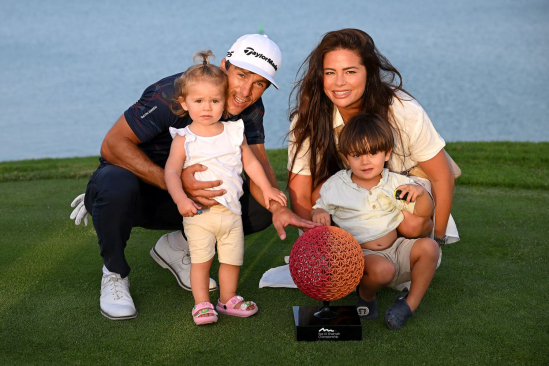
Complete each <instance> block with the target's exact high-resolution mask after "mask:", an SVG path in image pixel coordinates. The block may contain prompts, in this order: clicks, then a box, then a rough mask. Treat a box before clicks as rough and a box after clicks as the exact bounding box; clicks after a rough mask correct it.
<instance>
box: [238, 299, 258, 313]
mask: <svg viewBox="0 0 549 366" xmlns="http://www.w3.org/2000/svg"><path fill="white" fill-rule="evenodd" d="M252 305H254V306H257V305H255V302H253V301H244V302H243V303H242V304H241V305H240V310H244V311H247V310H248V308H249V307H250V306H252Z"/></svg>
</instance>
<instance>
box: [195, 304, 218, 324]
mask: <svg viewBox="0 0 549 366" xmlns="http://www.w3.org/2000/svg"><path fill="white" fill-rule="evenodd" d="M205 314H213V315H205ZM192 315H193V320H194V322H195V324H196V325H202V324H210V323H216V322H217V312H216V311H215V310H214V307H213V304H212V303H211V302H201V303H200V304H196V305H195V306H194V307H193V310H192Z"/></svg>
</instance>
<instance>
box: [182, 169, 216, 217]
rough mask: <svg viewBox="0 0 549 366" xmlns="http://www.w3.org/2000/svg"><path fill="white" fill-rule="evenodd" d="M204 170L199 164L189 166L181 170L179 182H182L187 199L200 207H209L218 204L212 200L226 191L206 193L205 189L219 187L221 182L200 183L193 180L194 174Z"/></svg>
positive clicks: (209, 191) (208, 191)
mask: <svg viewBox="0 0 549 366" xmlns="http://www.w3.org/2000/svg"><path fill="white" fill-rule="evenodd" d="M206 169H208V168H207V167H205V166H204V165H201V164H195V165H191V166H189V167H187V168H185V169H183V172H182V173H181V181H182V182H183V190H184V191H185V194H186V195H187V197H189V198H190V199H192V200H193V201H194V202H196V203H198V204H199V205H200V206H203V207H210V206H214V205H217V204H218V202H217V201H216V200H214V199H212V198H213V197H217V196H222V195H224V194H225V193H226V191H225V190H224V189H217V190H213V191H212V190H207V191H206V188H214V187H218V186H220V185H221V184H222V183H223V181H221V180H214V181H208V182H202V181H199V180H196V179H195V177H194V173H196V172H203V171H205V170H206Z"/></svg>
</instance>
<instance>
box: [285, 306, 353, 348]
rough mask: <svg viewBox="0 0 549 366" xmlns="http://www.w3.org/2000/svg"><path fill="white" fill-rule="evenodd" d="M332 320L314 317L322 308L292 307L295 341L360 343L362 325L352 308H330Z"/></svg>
mask: <svg viewBox="0 0 549 366" xmlns="http://www.w3.org/2000/svg"><path fill="white" fill-rule="evenodd" d="M330 309H331V310H332V311H333V312H334V313H336V314H337V317H336V318H333V319H321V318H319V317H318V316H315V313H318V312H319V311H320V310H322V306H294V307H293V310H294V320H295V338H296V340H297V341H307V342H313V341H361V340H362V324H360V317H359V316H358V313H357V311H356V307H354V306H330Z"/></svg>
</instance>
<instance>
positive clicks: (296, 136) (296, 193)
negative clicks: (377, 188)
mask: <svg viewBox="0 0 549 366" xmlns="http://www.w3.org/2000/svg"><path fill="white" fill-rule="evenodd" d="M301 70H303V71H302V74H301V77H300V79H299V80H298V82H297V83H296V86H295V87H294V89H293V91H292V94H293V93H295V99H296V105H295V107H294V108H293V109H292V111H291V114H290V118H291V119H292V125H291V127H290V133H289V137H290V141H289V148H288V170H289V189H290V200H291V203H292V209H293V210H294V212H295V213H297V214H298V215H299V216H301V217H302V218H304V219H310V215H311V211H312V206H313V205H314V203H315V202H316V199H317V198H318V191H319V190H320V187H321V185H322V183H323V182H324V181H325V180H326V179H327V178H329V177H330V176H331V175H333V174H335V173H336V172H337V171H338V170H341V169H344V168H345V164H344V160H343V159H342V157H341V156H340V154H339V153H338V150H337V140H338V134H339V131H340V130H341V128H342V127H343V126H344V124H345V122H346V121H348V120H349V119H351V118H352V117H353V116H355V115H356V114H358V113H360V112H368V113H376V114H378V115H381V116H383V117H384V118H385V119H386V120H387V121H389V122H390V124H391V128H392V129H393V132H394V135H395V150H394V151H393V154H392V157H391V160H390V161H389V168H390V170H391V171H394V172H399V173H403V174H406V172H407V171H409V170H410V169H411V168H413V167H415V166H419V167H420V168H421V169H422V170H423V171H424V172H425V174H426V176H427V178H428V180H422V179H421V178H419V179H417V178H415V177H413V178H414V179H415V180H417V181H420V182H421V183H420V184H422V185H424V186H425V187H426V188H427V189H428V190H429V191H431V193H432V195H433V197H434V199H435V203H436V220H435V222H434V223H433V220H432V219H431V218H421V217H418V216H414V215H412V214H410V213H408V212H405V213H404V214H405V219H404V221H403V222H402V223H401V224H400V226H399V227H398V231H399V233H400V234H401V235H402V236H406V237H409V238H415V237H422V236H427V235H429V234H430V233H431V232H432V230H433V227H434V235H435V240H436V241H437V242H438V243H439V244H440V245H442V244H446V243H449V242H455V241H457V240H459V237H458V235H457V230H455V224H454V222H453V220H452V219H451V216H450V209H451V207H452V195H453V190H454V174H453V171H452V168H451V166H450V163H449V161H448V159H447V157H446V153H445V151H444V145H445V142H444V140H443V139H442V138H441V137H440V136H439V135H438V133H437V132H436V130H435V129H434V127H433V125H432V123H431V121H430V120H429V117H428V116H427V114H426V113H425V111H424V110H423V108H422V107H421V105H420V104H419V103H418V102H417V101H416V100H415V99H414V98H413V97H412V96H411V95H410V94H408V93H407V92H406V91H405V90H404V89H403V88H402V78H401V75H400V73H399V72H398V71H397V70H396V69H395V68H394V67H393V66H392V65H391V63H390V62H389V61H388V60H387V59H386V58H385V57H384V56H383V55H382V54H381V53H380V52H379V51H378V50H377V48H376V47H375V45H374V41H373V40H372V38H371V37H370V36H369V35H368V34H366V33H365V32H363V31H361V30H358V29H342V30H339V31H333V32H329V33H327V34H325V35H324V37H323V38H322V41H321V42H320V43H319V44H318V46H317V47H316V48H315V49H314V50H313V51H312V52H311V54H310V55H309V56H308V57H307V58H306V59H305V61H304V62H303V64H302V65H301V68H300V71H301ZM431 188H432V189H431ZM449 220H450V226H451V232H452V235H453V236H452V237H449V236H447V226H448V224H449Z"/></svg>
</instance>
